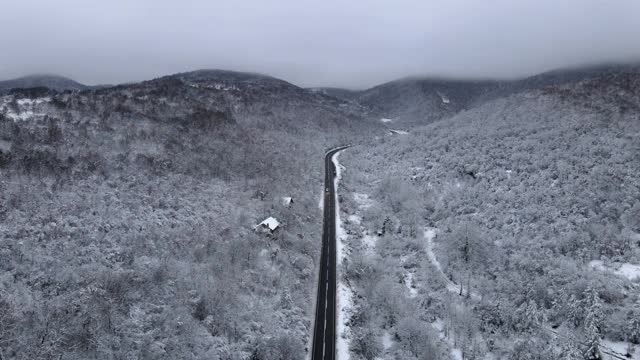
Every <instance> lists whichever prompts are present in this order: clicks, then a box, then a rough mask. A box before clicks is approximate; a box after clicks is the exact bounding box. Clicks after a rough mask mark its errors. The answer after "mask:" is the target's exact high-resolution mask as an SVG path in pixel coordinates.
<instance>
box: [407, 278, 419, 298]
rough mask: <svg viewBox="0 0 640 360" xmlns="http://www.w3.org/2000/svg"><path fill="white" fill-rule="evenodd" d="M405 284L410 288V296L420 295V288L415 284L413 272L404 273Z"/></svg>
mask: <svg viewBox="0 0 640 360" xmlns="http://www.w3.org/2000/svg"><path fill="white" fill-rule="evenodd" d="M404 285H405V286H406V287H407V289H408V290H409V297H412V298H413V297H416V295H418V289H417V288H416V287H415V286H414V285H413V273H412V272H407V273H406V274H404Z"/></svg>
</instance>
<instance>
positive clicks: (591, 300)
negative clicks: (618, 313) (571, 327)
mask: <svg viewBox="0 0 640 360" xmlns="http://www.w3.org/2000/svg"><path fill="white" fill-rule="evenodd" d="M583 301H584V308H585V309H584V312H585V315H584V324H583V332H584V338H585V346H586V350H585V352H584V354H585V355H584V357H585V359H588V360H592V359H594V360H595V359H601V358H602V355H601V354H600V338H601V336H602V335H601V328H602V321H603V320H604V313H603V312H602V302H601V300H600V296H599V295H598V290H596V289H595V288H593V287H589V288H587V289H586V290H585V298H584V300H583Z"/></svg>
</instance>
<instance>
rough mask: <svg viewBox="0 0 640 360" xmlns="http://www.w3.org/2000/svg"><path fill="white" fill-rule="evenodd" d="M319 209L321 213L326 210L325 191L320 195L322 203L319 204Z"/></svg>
mask: <svg viewBox="0 0 640 360" xmlns="http://www.w3.org/2000/svg"><path fill="white" fill-rule="evenodd" d="M318 208H319V209H320V211H322V210H324V191H323V192H322V193H321V194H320V201H319V202H318Z"/></svg>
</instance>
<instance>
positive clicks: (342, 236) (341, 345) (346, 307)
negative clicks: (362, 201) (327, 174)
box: [331, 152, 353, 360]
mask: <svg viewBox="0 0 640 360" xmlns="http://www.w3.org/2000/svg"><path fill="white" fill-rule="evenodd" d="M339 155H340V152H337V153H335V154H334V155H333V156H332V157H331V161H332V162H333V165H335V167H336V177H335V179H334V189H335V191H334V193H335V197H336V198H335V204H336V252H337V258H338V259H337V265H338V266H337V267H338V268H337V276H336V278H337V279H338V284H337V289H338V292H337V297H338V298H337V305H336V306H337V311H338V320H337V329H336V336H337V339H336V353H337V358H338V359H339V360H348V359H349V358H350V353H349V337H350V335H349V327H348V325H347V321H348V317H349V313H350V312H351V308H352V304H353V291H352V290H351V288H349V286H348V284H346V283H345V282H344V281H343V277H342V274H343V269H342V261H343V260H344V258H345V257H346V256H347V252H346V249H345V241H346V240H347V233H346V232H345V231H344V228H343V227H342V220H341V219H340V202H339V201H338V185H339V183H340V179H341V177H342V174H341V173H342V167H341V165H340V162H339V161H338V157H339Z"/></svg>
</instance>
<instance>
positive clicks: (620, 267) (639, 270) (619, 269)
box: [589, 260, 640, 281]
mask: <svg viewBox="0 0 640 360" xmlns="http://www.w3.org/2000/svg"><path fill="white" fill-rule="evenodd" d="M589 266H590V267H591V268H592V269H594V270H599V271H609V272H612V273H614V274H615V275H618V276H623V277H626V278H627V279H629V280H631V281H633V280H637V279H640V265H636V264H631V263H617V264H612V265H609V266H608V265H605V264H604V263H603V262H602V260H593V261H590V262H589Z"/></svg>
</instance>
